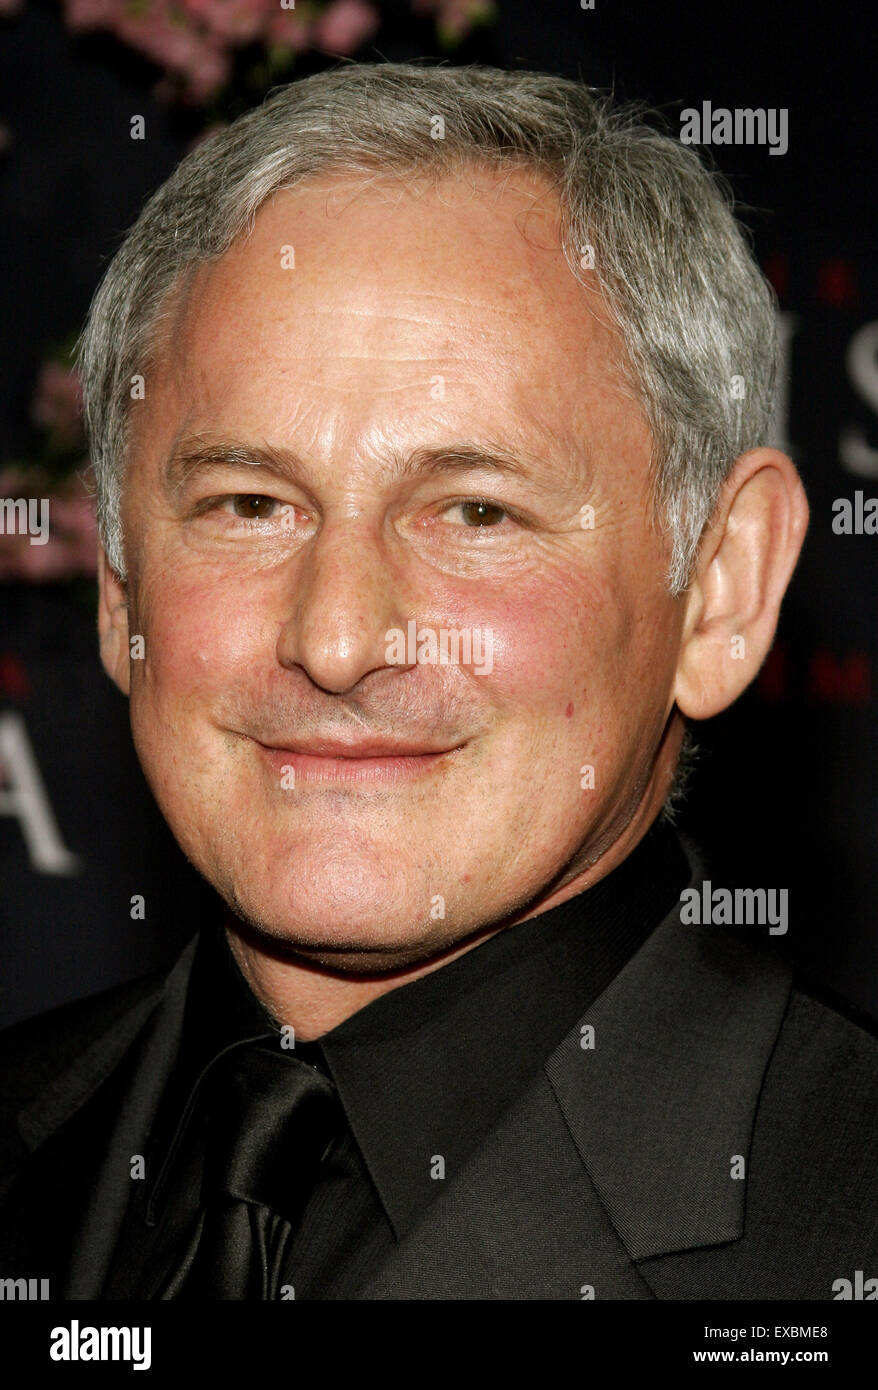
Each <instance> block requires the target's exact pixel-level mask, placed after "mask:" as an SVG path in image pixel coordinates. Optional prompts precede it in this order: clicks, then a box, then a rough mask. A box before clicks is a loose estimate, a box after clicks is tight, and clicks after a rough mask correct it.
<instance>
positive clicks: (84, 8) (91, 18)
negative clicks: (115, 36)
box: [64, 0, 120, 29]
mask: <svg viewBox="0 0 878 1390" xmlns="http://www.w3.org/2000/svg"><path fill="white" fill-rule="evenodd" d="M119 10H120V5H119V0H65V4H64V18H65V20H66V22H67V28H68V29H112V27H113V25H114V24H115V22H116V17H117V15H118V14H119Z"/></svg>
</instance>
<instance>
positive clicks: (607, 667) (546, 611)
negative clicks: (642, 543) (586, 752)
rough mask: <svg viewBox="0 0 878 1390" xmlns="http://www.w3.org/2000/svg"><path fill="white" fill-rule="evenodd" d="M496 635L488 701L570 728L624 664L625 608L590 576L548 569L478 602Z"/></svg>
mask: <svg viewBox="0 0 878 1390" xmlns="http://www.w3.org/2000/svg"><path fill="white" fill-rule="evenodd" d="M478 609H479V624H480V625H481V626H483V627H488V628H490V629H491V630H492V631H493V634H494V672H493V674H492V676H491V677H490V678H488V677H486V678H485V679H490V681H491V695H492V700H493V701H494V702H495V703H497V704H500V705H502V704H504V703H508V704H509V706H510V708H514V707H518V708H522V707H529V708H531V709H539V710H541V711H543V712H544V713H545V714H546V716H547V717H548V718H550V719H552V720H554V719H555V718H559V719H561V720H562V721H566V722H568V727H569V721H571V720H573V721H574V722H575V720H576V719H577V718H579V717H580V716H581V715H582V714H583V713H585V712H588V711H591V712H592V713H595V712H596V708H597V707H599V706H601V705H602V704H603V703H604V701H605V699H606V698H607V696H608V695H609V694H610V693H611V691H612V690H613V689H614V688H615V686H616V683H617V682H616V672H617V668H618V666H619V665H620V664H621V663H622V661H623V652H622V650H621V648H622V647H623V646H624V645H625V629H626V625H627V623H626V618H625V606H624V605H622V604H620V601H619V597H618V596H617V595H614V596H613V598H612V600H611V598H610V596H609V595H608V594H607V593H606V592H605V586H604V585H603V584H601V583H599V582H597V581H595V580H593V579H592V578H591V577H589V576H586V575H583V573H582V570H581V569H577V570H576V571H575V572H574V571H572V570H568V569H562V568H559V567H553V566H546V567H545V568H544V569H542V570H540V571H537V570H534V571H532V572H530V573H528V574H527V575H526V576H523V577H520V579H519V581H518V582H516V583H515V584H514V585H513V586H511V587H507V588H504V589H503V590H500V591H498V592H496V593H493V594H482V595H480V598H479V605H478Z"/></svg>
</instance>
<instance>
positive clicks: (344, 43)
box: [314, 0, 380, 53]
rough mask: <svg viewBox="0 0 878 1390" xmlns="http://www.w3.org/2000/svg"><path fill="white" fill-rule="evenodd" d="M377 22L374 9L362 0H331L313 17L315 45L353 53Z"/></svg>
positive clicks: (334, 50)
mask: <svg viewBox="0 0 878 1390" xmlns="http://www.w3.org/2000/svg"><path fill="white" fill-rule="evenodd" d="M379 23H380V16H379V14H378V11H377V10H376V9H375V7H374V6H373V5H368V4H366V2H365V0H334V3H333V4H332V5H330V7H329V9H328V10H326V11H325V12H324V13H323V14H322V15H321V16H320V17H319V19H318V20H317V27H316V31H315V35H314V44H315V47H317V48H322V49H326V50H328V51H329V52H330V53H355V52H356V50H357V49H358V48H359V47H360V46H361V45H362V44H364V43H365V42H366V40H367V39H370V38H371V37H372V35H373V34H374V33H375V31H376V29H377V28H378V25H379Z"/></svg>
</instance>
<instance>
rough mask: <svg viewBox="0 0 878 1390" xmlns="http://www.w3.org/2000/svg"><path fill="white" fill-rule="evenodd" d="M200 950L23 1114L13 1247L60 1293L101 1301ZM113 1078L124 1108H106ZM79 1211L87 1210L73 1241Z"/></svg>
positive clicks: (12, 1210) (10, 1228)
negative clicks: (103, 1095)
mask: <svg viewBox="0 0 878 1390" xmlns="http://www.w3.org/2000/svg"><path fill="white" fill-rule="evenodd" d="M195 944H196V943H195V940H193V941H192V942H190V943H189V945H188V946H187V948H186V950H185V951H184V952H183V955H182V956H181V957H180V958H179V960H178V961H177V963H176V965H175V966H174V968H173V970H172V971H171V972H170V974H169V975H168V976H167V978H166V980H165V981H164V983H161V984H159V985H158V986H157V988H156V989H155V990H154V991H152V992H151V993H150V994H148V995H147V996H146V997H144V998H143V999H142V1000H140V1001H138V1003H137V1004H136V1005H134V1006H133V1007H132V1008H131V1009H130V1010H129V1011H128V1012H127V1013H125V1014H124V1015H123V1016H122V1017H121V1018H120V1019H118V1020H117V1021H116V1022H114V1023H113V1024H112V1026H111V1027H109V1028H108V1029H106V1030H105V1031H104V1032H103V1033H101V1034H100V1035H99V1036H98V1037H97V1038H95V1040H94V1041H93V1042H92V1043H91V1045H90V1046H89V1047H88V1048H87V1049H86V1050H85V1052H83V1053H81V1054H80V1055H79V1056H78V1057H77V1059H76V1061H75V1062H74V1063H73V1064H72V1065H71V1066H70V1067H68V1068H67V1069H66V1070H65V1071H64V1072H62V1073H61V1074H60V1075H59V1076H58V1077H56V1078H55V1079H54V1080H53V1081H52V1082H51V1083H50V1084H49V1085H48V1086H46V1087H45V1088H44V1089H43V1090H42V1091H41V1092H40V1093H39V1095H38V1096H37V1097H36V1098H35V1099H34V1100H33V1101H32V1102H31V1103H30V1104H29V1105H27V1106H26V1107H25V1108H24V1109H23V1110H22V1111H21V1112H20V1114H19V1117H18V1126H19V1131H20V1133H21V1137H22V1140H23V1142H24V1144H25V1146H26V1148H27V1149H28V1150H29V1151H30V1153H31V1157H30V1159H29V1160H27V1161H26V1162H25V1164H24V1165H23V1168H22V1171H21V1175H20V1179H19V1180H17V1181H16V1182H15V1183H14V1184H13V1186H12V1187H11V1189H10V1190H9V1193H8V1196H7V1199H6V1200H7V1203H8V1211H9V1216H8V1218H7V1217H6V1216H4V1225H6V1227H7V1232H6V1238H5V1239H4V1246H5V1248H6V1249H7V1250H8V1251H15V1252H17V1254H16V1256H14V1258H18V1259H19V1260H20V1259H21V1258H23V1254H22V1252H27V1254H28V1256H29V1258H30V1259H34V1258H37V1257H38V1252H39V1257H41V1258H42V1259H43V1260H44V1262H45V1268H47V1269H51V1271H52V1273H53V1274H54V1275H55V1276H56V1279H59V1280H60V1282H61V1285H62V1288H61V1289H58V1290H57V1291H56V1288H54V1287H53V1297H58V1296H61V1297H64V1298H73V1299H95V1298H99V1297H100V1296H101V1291H102V1288H103V1281H104V1278H105V1276H106V1272H107V1268H108V1264H109V1260H110V1257H111V1255H112V1251H113V1247H114V1245H115V1242H116V1240H117V1237H118V1232H119V1227H120V1225H121V1222H122V1218H123V1216H124V1213H125V1209H126V1206H127V1203H128V1199H129V1196H130V1191H131V1158H132V1155H134V1154H136V1153H142V1152H143V1147H144V1144H145V1139H146V1135H147V1134H148V1131H149V1125H150V1123H151V1120H152V1117H153V1115H154V1112H155V1107H156V1105H157V1103H158V1099H159V1097H160V1096H161V1093H162V1090H163V1089H164V1087H165V1085H166V1083H167V1080H168V1075H169V1073H170V1070H171V1068H172V1067H173V1063H174V1058H175V1056H176V1052H177V1047H178V1044H179V1036H180V1029H181V1027H182V1020H183V1010H184V1004H185V998H186V989H187V986H188V981H189V974H190V971H191V967H192V960H193V957H194V952H195ZM107 1081H109V1082H110V1084H111V1086H112V1085H113V1084H114V1083H115V1082H117V1081H120V1082H121V1083H122V1084H121V1094H120V1097H119V1102H120V1103H119V1108H118V1109H117V1110H113V1109H112V1108H111V1107H108V1106H107V1105H101V1104H100V1098H99V1096H98V1092H99V1091H100V1088H101V1086H102V1085H103V1083H104V1082H107ZM96 1105H97V1106H98V1110H97V1112H96V1111H95V1106H96ZM96 1126H97V1127H98V1128H99V1129H102V1128H103V1127H104V1126H106V1132H105V1135H104V1143H105V1147H101V1146H100V1145H99V1144H98V1143H96ZM96 1152H97V1153H99V1154H100V1158H99V1159H98V1160H97V1161H96V1160H95V1157H94V1155H95V1153H96ZM71 1211H77V1212H82V1213H83V1214H82V1217H81V1219H80V1220H78V1223H77V1224H78V1229H76V1230H75V1233H73V1234H72V1239H71V1233H70V1217H69V1213H70V1212H71ZM62 1247H63V1250H62ZM7 1258H8V1256H7ZM54 1283H55V1280H53V1284H54Z"/></svg>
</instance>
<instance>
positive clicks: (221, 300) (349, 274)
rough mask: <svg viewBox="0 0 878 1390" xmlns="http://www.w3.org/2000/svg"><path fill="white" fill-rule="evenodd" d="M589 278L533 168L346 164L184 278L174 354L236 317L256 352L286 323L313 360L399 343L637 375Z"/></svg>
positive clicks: (551, 368) (307, 185)
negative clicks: (390, 172) (369, 172)
mask: <svg viewBox="0 0 878 1390" xmlns="http://www.w3.org/2000/svg"><path fill="white" fill-rule="evenodd" d="M583 279H584V281H585V283H584V284H583V283H582V282H581V281H580V280H578V279H577V278H576V277H575V276H574V274H573V272H572V270H571V268H570V266H569V264H568V262H567V260H566V258H565V255H564V251H563V247H562V213H561V207H560V203H559V200H558V196H557V194H556V192H555V191H554V189H553V188H552V187H551V185H550V184H549V183H548V181H547V180H546V179H545V178H544V177H542V176H541V175H539V174H538V173H537V172H535V171H533V170H527V169H514V170H511V171H510V170H508V169H507V170H505V171H503V172H501V171H499V170H492V169H487V168H476V167H470V168H464V169H462V170H460V171H459V172H458V174H456V175H455V176H453V177H448V176H446V177H444V178H437V177H435V176H427V175H424V174H407V175H395V176H387V175H385V176H382V177H376V176H370V177H363V176H358V175H352V174H350V173H341V172H337V173H335V174H329V175H323V176H320V177H313V178H310V179H307V180H305V181H303V182H302V183H300V184H299V185H297V186H296V187H295V188H293V189H286V190H282V191H280V192H279V193H276V194H275V195H273V196H272V197H271V198H270V199H269V200H268V201H267V202H266V203H264V204H263V205H262V206H261V207H260V208H259V210H258V211H257V213H256V216H255V220H254V223H253V226H252V228H251V230H249V231H248V232H247V233H245V234H244V235H242V236H241V237H239V238H238V240H237V241H236V242H235V243H234V245H233V246H232V247H231V248H230V249H229V250H228V251H227V252H226V253H225V254H224V255H223V256H222V257H220V258H219V259H218V260H214V261H212V262H208V263H206V264H204V265H201V266H198V267H196V268H194V269H193V270H191V271H190V272H189V273H188V274H187V275H186V276H185V277H184V278H183V280H182V281H181V283H180V285H179V286H178V288H177V290H175V292H174V294H173V296H172V301H173V302H171V301H169V308H170V312H169V313H168V314H166V323H167V324H168V325H169V329H170V331H169V332H168V333H167V336H166V339H165V343H166V350H169V351H170V352H171V353H172V354H173V353H174V352H175V350H176V352H177V355H178V356H182V357H184V359H185V360H188V361H189V362H192V361H194V360H195V359H196V358H197V357H200V356H204V355H207V356H210V355H211V354H212V350H213V348H214V346H216V345H218V343H219V340H220V338H222V337H223V336H224V335H225V332H226V331H227V330H228V328H229V327H230V326H231V327H233V328H234V331H235V332H237V333H238V334H240V337H239V340H238V345H239V346H240V348H241V349H242V350H243V349H245V347H246V346H247V344H248V342H249V343H252V342H253V341H254V340H256V339H258V340H260V341H261V342H262V343H263V344H264V346H265V347H268V346H269V345H270V342H271V340H272V339H273V338H275V337H276V336H277V332H278V331H281V332H284V331H286V332H287V334H288V336H290V337H292V338H293V339H294V340H296V341H298V342H300V343H301V346H302V348H303V350H307V351H308V352H309V353H310V354H311V355H312V356H313V355H321V356H323V355H325V356H329V355H330V354H334V355H335V356H336V357H339V358H342V359H347V360H349V361H353V360H354V359H355V358H359V357H362V356H368V355H369V353H370V351H371V350H372V349H373V348H374V349H380V346H381V344H382V343H387V344H389V343H390V342H391V341H392V340H393V339H394V338H396V339H398V340H399V341H400V343H405V344H410V345H411V346H412V347H414V346H415V344H418V343H419V344H422V345H423V348H424V353H425V355H426V352H427V351H428V350H429V351H433V352H436V353H437V354H438V355H440V356H441V355H443V354H448V355H449V356H452V357H453V356H461V355H462V354H464V353H465V352H466V351H467V350H468V349H475V348H480V349H482V351H484V349H485V348H486V347H488V346H490V348H491V350H493V351H494V352H496V353H497V354H498V355H500V356H502V357H504V358H509V359H510V360H511V359H512V358H516V359H518V360H519V361H522V362H527V363H528V364H529V367H530V370H531V371H532V373H534V374H535V375H537V374H542V376H543V378H544V379H546V378H552V379H554V378H557V377H558V376H559V375H564V374H569V375H572V374H573V373H574V372H575V371H576V370H577V368H581V367H583V366H584V365H585V359H586V357H587V358H588V367H589V370H590V371H598V370H599V371H600V372H601V374H602V375H603V376H606V377H607V378H608V379H609V377H610V376H611V375H613V374H615V376H616V377H617V378H626V379H627V378H630V371H629V370H628V365H627V359H626V358H625V354H624V351H623V349H622V345H621V342H620V339H619V336H618V333H617V332H616V330H615V328H614V325H613V323H612V318H611V315H610V313H609V311H608V310H607V307H606V305H605V303H604V301H603V298H602V297H601V295H600V293H599V291H598V289H597V284H596V281H595V279H594V277H593V276H588V275H585V276H584V277H583ZM324 346H325V347H326V349H327V352H326V353H325V354H324V353H322V352H321V348H323V347H324ZM403 361H404V359H401V360H400V362H399V364H398V365H399V367H400V368H402V366H403ZM565 364H566V373H565Z"/></svg>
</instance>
